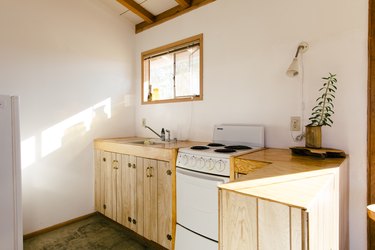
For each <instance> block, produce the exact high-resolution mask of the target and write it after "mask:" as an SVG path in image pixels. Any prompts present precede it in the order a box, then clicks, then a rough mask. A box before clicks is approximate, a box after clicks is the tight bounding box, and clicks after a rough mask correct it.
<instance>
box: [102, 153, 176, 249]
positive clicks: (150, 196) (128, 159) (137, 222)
mask: <svg viewBox="0 0 375 250" xmlns="http://www.w3.org/2000/svg"><path fill="white" fill-rule="evenodd" d="M172 196H173V186H172V170H171V167H170V163H169V162H166V161H158V160H154V159H148V158H142V157H136V156H133V155H127V154H118V153H111V152H106V151H102V150H96V151H95V209H96V211H98V212H100V213H102V214H104V215H105V216H107V217H109V218H111V219H112V220H115V221H117V222H119V223H120V224H122V225H124V226H126V227H127V228H129V229H131V230H133V231H134V232H136V233H138V234H139V235H141V236H143V237H145V238H147V239H149V240H151V241H154V242H156V243H158V244H160V245H161V246H163V247H165V248H167V249H171V248H172V238H173V236H172V206H173V204H172V202H173V199H172Z"/></svg>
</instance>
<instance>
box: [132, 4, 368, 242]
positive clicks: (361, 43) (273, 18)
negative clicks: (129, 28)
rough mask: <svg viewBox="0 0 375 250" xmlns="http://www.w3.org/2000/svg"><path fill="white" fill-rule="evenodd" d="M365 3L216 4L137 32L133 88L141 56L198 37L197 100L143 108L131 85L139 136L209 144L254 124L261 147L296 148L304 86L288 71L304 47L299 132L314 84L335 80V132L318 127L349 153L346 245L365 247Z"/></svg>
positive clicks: (315, 88)
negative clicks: (200, 87)
mask: <svg viewBox="0 0 375 250" xmlns="http://www.w3.org/2000/svg"><path fill="white" fill-rule="evenodd" d="M367 2H368V1H366V0H358V1H340V0H331V1H324V0H318V1H300V0H286V1H276V0H274V1H255V0H252V1H249V0H236V1H225V0H217V1H216V2H214V3H212V4H210V5H208V6H205V7H203V8H200V9H198V10H196V11H194V12H191V13H188V14H186V15H184V16H181V17H178V18H176V19H173V20H172V21H169V22H166V23H164V24H162V25H160V26H157V27H155V28H152V29H150V30H147V31H145V32H142V33H139V34H138V35H137V36H136V47H137V49H136V52H137V54H136V60H137V61H136V63H137V64H136V66H137V71H136V77H137V78H136V79H137V81H136V82H137V84H140V74H141V72H140V65H141V64H140V53H141V52H142V51H145V50H149V49H152V48H155V47H158V46H161V45H164V44H167V43H171V42H174V41H177V40H180V39H183V38H186V37H189V36H193V35H196V34H199V33H203V34H204V100H203V101H201V102H195V103H174V104H158V105H140V87H137V91H138V92H137V93H136V102H137V105H136V119H135V122H136V131H137V135H141V136H153V135H152V134H151V133H150V132H149V131H145V130H144V129H143V128H142V127H141V118H146V119H147V122H148V124H149V125H150V126H151V127H153V128H154V129H157V130H160V129H161V128H162V127H165V128H169V129H171V130H172V132H173V133H174V136H177V137H178V138H179V139H187V138H189V139H193V140H211V135H212V130H213V125H214V124H218V123H256V124H264V125H265V126H266V144H267V146H268V147H282V148H287V147H290V146H294V145H296V143H294V142H293V140H292V139H291V136H290V132H289V119H290V116H295V115H300V114H301V95H300V92H301V89H300V87H301V78H300V77H297V78H288V77H287V76H286V74H285V71H286V69H287V67H288V66H289V64H290V62H291V60H292V58H293V56H294V53H295V50H296V48H297V46H298V44H299V42H300V41H307V42H308V43H309V44H310V49H309V50H308V51H307V52H306V53H305V54H304V67H305V103H306V109H305V113H306V119H305V124H307V122H308V121H307V118H308V117H309V115H310V113H311V112H310V110H311V108H312V107H313V106H314V101H315V99H316V98H317V97H318V89H319V88H320V87H321V85H322V81H321V77H323V76H327V75H328V72H332V73H336V74H337V78H338V91H337V95H336V100H335V115H334V117H333V118H334V125H333V126H332V128H324V130H323V145H324V146H326V147H334V148H339V149H343V150H345V151H346V152H347V153H348V154H350V167H351V169H350V245H351V249H366V207H365V206H366V104H367V94H366V93H367V10H368V4H367Z"/></svg>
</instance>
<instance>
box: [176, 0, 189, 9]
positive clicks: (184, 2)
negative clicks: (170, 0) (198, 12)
mask: <svg viewBox="0 0 375 250" xmlns="http://www.w3.org/2000/svg"><path fill="white" fill-rule="evenodd" d="M175 1H176V2H177V3H178V4H179V5H180V6H181V7H184V8H187V7H189V6H190V0H175Z"/></svg>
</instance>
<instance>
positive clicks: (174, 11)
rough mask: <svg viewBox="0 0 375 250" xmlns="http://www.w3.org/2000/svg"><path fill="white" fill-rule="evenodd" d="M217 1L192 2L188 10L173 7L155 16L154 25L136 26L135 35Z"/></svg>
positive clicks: (199, 0)
mask: <svg viewBox="0 0 375 250" xmlns="http://www.w3.org/2000/svg"><path fill="white" fill-rule="evenodd" d="M215 1H216V0H192V1H191V5H190V7H188V8H184V7H182V6H180V5H178V6H176V7H173V8H171V9H169V10H166V11H164V12H163V13H160V14H159V15H157V16H155V19H154V22H153V23H147V22H142V23H139V24H137V25H136V26H135V33H139V32H142V31H145V30H147V29H149V28H152V27H154V26H156V25H159V24H161V23H164V22H166V21H168V20H171V19H173V18H175V17H178V16H181V15H183V14H185V13H187V12H189V11H192V10H195V9H197V8H199V7H202V6H204V5H206V4H209V3H212V2H215Z"/></svg>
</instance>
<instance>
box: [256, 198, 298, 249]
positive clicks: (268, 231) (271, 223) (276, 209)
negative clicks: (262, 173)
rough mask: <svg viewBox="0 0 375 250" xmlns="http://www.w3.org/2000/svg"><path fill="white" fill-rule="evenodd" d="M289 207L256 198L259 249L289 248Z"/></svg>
mask: <svg viewBox="0 0 375 250" xmlns="http://www.w3.org/2000/svg"><path fill="white" fill-rule="evenodd" d="M289 222H290V214H289V207H288V206H286V205H283V204H280V203H276V202H270V201H266V200H262V199H258V235H259V236H258V237H259V249H264V250H266V249H269V250H271V249H272V250H286V249H290V248H291V247H290V246H291V242H290V224H289Z"/></svg>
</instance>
